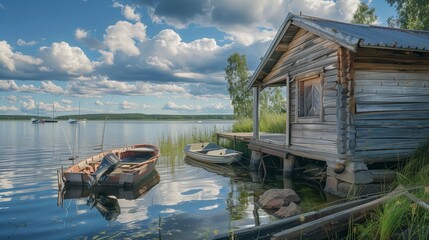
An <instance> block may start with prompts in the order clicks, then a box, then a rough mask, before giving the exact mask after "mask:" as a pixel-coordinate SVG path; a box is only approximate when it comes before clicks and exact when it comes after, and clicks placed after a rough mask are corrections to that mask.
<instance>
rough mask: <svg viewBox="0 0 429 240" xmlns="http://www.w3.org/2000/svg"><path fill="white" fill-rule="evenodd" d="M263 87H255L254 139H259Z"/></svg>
mask: <svg viewBox="0 0 429 240" xmlns="http://www.w3.org/2000/svg"><path fill="white" fill-rule="evenodd" d="M260 92H261V86H260V85H259V86H257V87H253V138H254V139H259V137H260V136H259V93H260Z"/></svg>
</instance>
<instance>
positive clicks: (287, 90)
mask: <svg viewBox="0 0 429 240" xmlns="http://www.w3.org/2000/svg"><path fill="white" fill-rule="evenodd" d="M290 93H291V91H290V78H289V74H288V75H287V76H286V132H285V133H286V146H287V147H289V145H290Z"/></svg>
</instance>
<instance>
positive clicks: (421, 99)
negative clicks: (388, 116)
mask: <svg viewBox="0 0 429 240" xmlns="http://www.w3.org/2000/svg"><path fill="white" fill-rule="evenodd" d="M428 95H429V94H428ZM428 95H414V94H413V95H398V94H371V93H367V94H364V93H360V94H356V96H355V99H356V103H429V96H428Z"/></svg>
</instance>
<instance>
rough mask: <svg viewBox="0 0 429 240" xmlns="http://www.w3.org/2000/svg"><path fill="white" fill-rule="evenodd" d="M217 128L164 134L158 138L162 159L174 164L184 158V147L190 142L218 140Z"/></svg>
mask: <svg viewBox="0 0 429 240" xmlns="http://www.w3.org/2000/svg"><path fill="white" fill-rule="evenodd" d="M216 133H217V129H216V127H214V128H213V129H200V128H193V129H192V130H191V131H190V132H185V133H180V134H178V135H175V136H173V135H171V134H163V135H161V136H160V137H159V138H158V139H159V140H158V141H159V142H158V146H159V148H160V150H161V155H162V158H161V159H160V161H162V162H165V161H166V163H168V164H171V165H172V166H174V164H175V163H176V162H178V161H177V160H183V159H184V157H185V154H184V152H183V148H185V146H186V145H187V144H189V143H195V142H199V141H203V142H216Z"/></svg>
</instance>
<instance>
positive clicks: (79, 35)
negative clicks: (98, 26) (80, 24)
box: [74, 28, 88, 39]
mask: <svg viewBox="0 0 429 240" xmlns="http://www.w3.org/2000/svg"><path fill="white" fill-rule="evenodd" d="M74 36H75V38H76V39H83V38H86V37H87V36H88V32H87V31H85V30H83V29H81V28H78V29H76V30H75V32H74Z"/></svg>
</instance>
